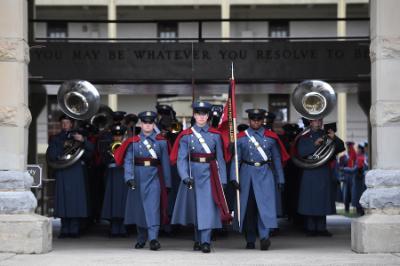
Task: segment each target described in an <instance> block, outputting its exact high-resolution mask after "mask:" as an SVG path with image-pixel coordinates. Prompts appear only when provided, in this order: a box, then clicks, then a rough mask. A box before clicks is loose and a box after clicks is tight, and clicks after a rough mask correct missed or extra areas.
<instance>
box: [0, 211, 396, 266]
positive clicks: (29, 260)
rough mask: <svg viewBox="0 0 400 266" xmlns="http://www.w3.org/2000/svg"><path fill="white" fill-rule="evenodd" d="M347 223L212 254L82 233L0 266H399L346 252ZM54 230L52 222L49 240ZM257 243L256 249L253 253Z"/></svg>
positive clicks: (218, 246) (0, 260) (387, 258)
mask: <svg viewBox="0 0 400 266" xmlns="http://www.w3.org/2000/svg"><path fill="white" fill-rule="evenodd" d="M350 222H351V220H350V219H349V218H345V217H342V216H331V217H329V220H328V223H329V230H330V231H331V232H332V233H334V236H333V237H332V238H325V237H312V238H310V237H305V236H304V234H303V233H302V232H300V231H298V230H295V229H293V228H292V227H291V226H289V225H288V224H287V223H286V222H285V221H281V232H280V234H279V235H278V236H275V237H273V238H272V245H271V249H270V250H269V251H260V250H258V249H256V250H245V249H244V245H245V242H244V239H243V237H242V236H241V235H239V234H237V233H233V232H230V233H229V236H217V239H216V241H214V242H213V243H212V248H213V249H212V253H211V254H202V253H200V252H194V251H192V241H191V234H190V232H189V231H187V230H182V231H179V232H178V233H177V235H176V236H175V237H174V238H171V237H165V236H163V237H161V238H160V242H161V245H162V249H161V250H160V251H156V252H155V251H150V250H149V249H148V245H147V246H146V248H145V249H143V250H135V249H133V248H132V247H133V245H134V243H135V239H134V238H135V236H131V237H129V238H120V239H115V238H112V239H111V238H108V237H107V236H106V232H105V228H104V227H100V228H97V229H95V230H93V231H92V232H88V233H87V234H85V235H84V236H82V237H81V238H79V239H57V238H54V240H53V251H52V252H50V253H48V254H43V255H15V254H6V253H0V265H4V266H5V265H41V266H42V265H81V266H82V265H176V266H177V265H400V254H357V253H354V252H352V251H351V250H350ZM58 228H59V224H58V223H57V221H55V222H54V235H57V234H58ZM258 244H259V243H257V248H258Z"/></svg>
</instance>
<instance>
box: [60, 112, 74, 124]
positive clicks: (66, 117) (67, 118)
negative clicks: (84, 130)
mask: <svg viewBox="0 0 400 266" xmlns="http://www.w3.org/2000/svg"><path fill="white" fill-rule="evenodd" d="M61 120H70V121H71V122H74V121H75V119H73V118H72V117H69V116H67V115H66V114H62V115H60V117H59V118H58V121H60V122H61Z"/></svg>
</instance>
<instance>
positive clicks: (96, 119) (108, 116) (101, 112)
mask: <svg viewBox="0 0 400 266" xmlns="http://www.w3.org/2000/svg"><path fill="white" fill-rule="evenodd" d="M112 113H113V111H112V110H111V108H110V107H108V106H107V105H103V104H102V105H100V107H99V109H98V111H97V112H96V113H95V114H94V115H93V116H92V117H91V118H90V124H92V125H94V126H95V127H96V128H98V129H99V131H103V130H105V129H107V128H108V127H110V126H111V125H112V124H113V117H112Z"/></svg>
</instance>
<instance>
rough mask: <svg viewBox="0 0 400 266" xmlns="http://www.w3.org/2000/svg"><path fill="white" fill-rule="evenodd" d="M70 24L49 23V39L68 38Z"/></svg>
mask: <svg viewBox="0 0 400 266" xmlns="http://www.w3.org/2000/svg"><path fill="white" fill-rule="evenodd" d="M67 37H68V24H67V23H66V22H49V23H47V38H67Z"/></svg>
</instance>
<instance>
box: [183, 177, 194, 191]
mask: <svg viewBox="0 0 400 266" xmlns="http://www.w3.org/2000/svg"><path fill="white" fill-rule="evenodd" d="M183 184H185V185H186V187H187V188H188V189H192V188H193V184H194V180H193V178H185V179H184V180H183Z"/></svg>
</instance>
